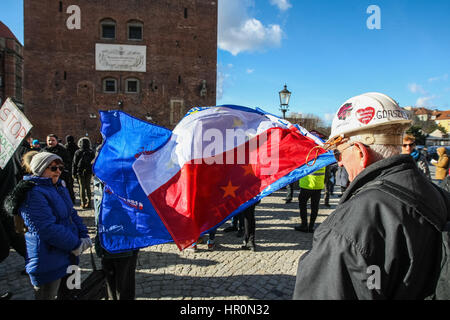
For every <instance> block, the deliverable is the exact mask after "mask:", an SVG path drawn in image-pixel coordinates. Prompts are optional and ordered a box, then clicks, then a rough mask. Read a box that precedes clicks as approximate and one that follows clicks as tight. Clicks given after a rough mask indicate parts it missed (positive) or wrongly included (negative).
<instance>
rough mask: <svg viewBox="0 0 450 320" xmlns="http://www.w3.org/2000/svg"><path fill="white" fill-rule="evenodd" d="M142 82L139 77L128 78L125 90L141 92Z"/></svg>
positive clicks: (127, 91)
mask: <svg viewBox="0 0 450 320" xmlns="http://www.w3.org/2000/svg"><path fill="white" fill-rule="evenodd" d="M140 89H141V84H140V81H139V79H136V78H128V79H126V80H125V92H126V93H139V91H140Z"/></svg>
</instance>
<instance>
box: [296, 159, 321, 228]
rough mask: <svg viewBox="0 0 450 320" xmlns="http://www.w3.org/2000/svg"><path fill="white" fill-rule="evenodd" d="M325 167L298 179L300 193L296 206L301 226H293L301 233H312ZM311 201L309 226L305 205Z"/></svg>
mask: <svg viewBox="0 0 450 320" xmlns="http://www.w3.org/2000/svg"><path fill="white" fill-rule="evenodd" d="M325 170H326V167H323V168H322V169H319V170H317V171H315V172H313V173H311V174H309V175H307V176H306V177H303V178H301V179H300V181H299V184H300V193H299V195H298V206H299V208H300V220H301V225H300V226H295V227H294V228H295V230H297V231H301V232H310V233H313V232H314V223H315V221H316V218H317V214H318V212H319V202H320V197H321V193H322V189H323V187H324V186H325ZM309 199H311V215H310V218H309V224H308V219H307V216H308V214H307V206H306V205H307V203H308V200H309Z"/></svg>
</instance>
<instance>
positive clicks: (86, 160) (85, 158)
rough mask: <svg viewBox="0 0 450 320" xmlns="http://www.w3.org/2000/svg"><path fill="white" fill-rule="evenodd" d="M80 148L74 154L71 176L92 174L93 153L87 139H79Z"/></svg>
mask: <svg viewBox="0 0 450 320" xmlns="http://www.w3.org/2000/svg"><path fill="white" fill-rule="evenodd" d="M80 144H81V147H80V149H79V150H77V151H76V152H75V155H74V157H73V164H72V173H73V175H76V176H79V175H83V174H92V161H93V160H94V158H95V152H94V151H93V150H92V149H91V143H90V141H89V139H87V138H85V139H80Z"/></svg>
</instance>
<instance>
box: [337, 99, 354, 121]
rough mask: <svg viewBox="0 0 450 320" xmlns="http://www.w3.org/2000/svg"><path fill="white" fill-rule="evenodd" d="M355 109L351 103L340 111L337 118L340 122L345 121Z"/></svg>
mask: <svg viewBox="0 0 450 320" xmlns="http://www.w3.org/2000/svg"><path fill="white" fill-rule="evenodd" d="M352 110H353V107H352V104H351V103H346V104H344V105H343V106H342V107H341V108H340V109H339V111H338V113H337V116H338V119H339V120H345V119H347V117H348V116H349V115H350V114H351V113H352Z"/></svg>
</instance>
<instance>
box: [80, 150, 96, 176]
mask: <svg viewBox="0 0 450 320" xmlns="http://www.w3.org/2000/svg"><path fill="white" fill-rule="evenodd" d="M80 153H81V155H80V159H79V160H78V163H77V173H78V174H81V175H84V174H92V160H93V159H94V152H93V151H92V150H81V152H80Z"/></svg>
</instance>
